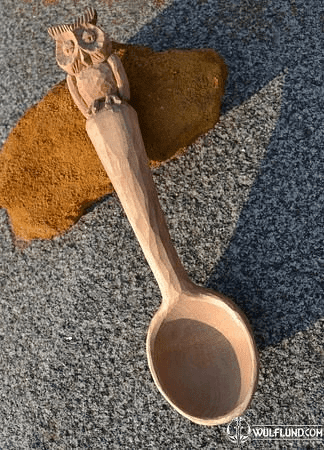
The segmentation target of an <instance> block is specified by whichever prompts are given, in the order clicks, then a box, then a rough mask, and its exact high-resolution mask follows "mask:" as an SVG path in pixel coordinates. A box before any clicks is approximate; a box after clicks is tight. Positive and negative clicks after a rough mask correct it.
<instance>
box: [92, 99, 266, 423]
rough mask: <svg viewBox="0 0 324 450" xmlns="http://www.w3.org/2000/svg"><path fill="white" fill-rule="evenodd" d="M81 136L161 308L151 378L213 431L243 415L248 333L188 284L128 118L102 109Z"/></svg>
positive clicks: (251, 385) (254, 367)
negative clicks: (125, 222)
mask: <svg viewBox="0 0 324 450" xmlns="http://www.w3.org/2000/svg"><path fill="white" fill-rule="evenodd" d="M86 130H87V133H88V135H89V137H90V139H91V141H92V143H93V145H94V147H95V149H96V151H97V154H98V156H99V158H100V160H101V162H102V164H103V166H104V168H105V170H106V172H107V174H108V176H109V178H110V180H111V182H112V184H113V186H114V188H115V190H116V193H117V195H118V197H119V200H120V201H121V204H122V205H123V208H124V211H125V213H126V215H127V217H128V220H129V222H130V224H131V225H132V228H133V230H134V232H135V234H136V237H137V239H138V241H139V243H140V245H141V248H142V250H143V253H144V255H145V257H146V259H147V261H148V263H149V265H150V267H151V269H152V271H153V273H154V276H155V278H156V280H157V282H158V285H159V287H160V290H161V293H162V304H161V307H160V308H159V310H158V312H157V313H156V314H155V316H154V318H153V320H152V322H151V324H150V327H149V330H148V335H147V358H148V363H149V367H150V370H151V373H152V376H153V379H154V381H155V383H156V385H157V387H158V389H159V390H160V392H161V393H162V395H163V396H164V397H165V398H166V399H167V401H168V402H169V403H170V404H171V405H172V406H173V407H174V408H175V409H176V410H177V411H178V412H179V413H180V414H182V415H184V416H185V417H186V418H188V419H189V420H191V421H193V422H195V423H198V424H201V425H219V424H221V423H227V422H229V421H230V420H232V418H234V417H237V416H239V415H241V414H242V413H243V411H244V410H245V409H246V408H247V407H248V405H249V403H250V401H251V399H252V395H253V393H254V391H255V389H256V385H257V375H258V355H257V349H256V346H255V343H254V339H253V333H252V330H251V328H250V326H249V324H248V321H247V319H246V317H245V316H244V314H243V312H242V311H240V310H239V308H238V307H237V306H236V305H235V304H234V303H233V302H232V301H231V300H230V299H227V298H226V297H224V296H222V295H221V294H218V293H215V292H213V291H211V290H209V289H205V288H202V287H199V286H196V285H194V284H193V283H192V282H191V281H190V279H189V277H188V275H187V273H186V272H185V270H184V268H183V265H182V263H181V261H180V259H179V257H178V255H177V253H176V250H175V248H174V246H173V244H172V241H171V238H170V234H169V231H168V228H167V225H166V220H165V217H164V214H163V211H162V209H161V206H160V203H159V200H158V196H157V192H156V189H155V186H154V182H153V178H152V173H151V171H150V169H149V165H148V158H147V155H146V152H145V148H144V143H143V139H142V136H141V132H140V128H139V124H138V118H137V114H136V111H135V110H134V109H133V108H132V107H131V106H130V105H128V104H127V103H122V104H120V105H116V104H113V105H112V106H111V107H110V108H107V106H103V107H102V109H101V110H100V111H98V112H97V113H96V114H94V115H92V116H91V117H90V118H89V119H88V120H87V122H86Z"/></svg>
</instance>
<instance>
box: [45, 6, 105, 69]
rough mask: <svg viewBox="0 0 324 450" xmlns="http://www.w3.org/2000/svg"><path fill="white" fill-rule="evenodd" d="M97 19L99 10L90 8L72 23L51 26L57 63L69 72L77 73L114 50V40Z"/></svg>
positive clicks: (101, 59)
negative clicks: (99, 24)
mask: <svg viewBox="0 0 324 450" xmlns="http://www.w3.org/2000/svg"><path fill="white" fill-rule="evenodd" d="M96 23H97V12H96V10H95V9H94V8H87V9H86V11H85V13H84V14H83V15H82V16H80V17H78V18H77V19H76V20H75V21H74V22H73V23H70V24H64V25H56V26H53V27H49V28H48V33H49V35H50V36H51V37H52V38H53V39H55V42H56V61H57V64H58V65H59V66H60V67H61V69H63V70H64V71H65V72H67V73H68V74H69V75H74V76H77V75H78V74H79V73H80V72H81V71H82V70H83V69H84V68H85V67H88V66H89V65H92V64H97V63H100V62H101V61H104V60H106V59H107V58H108V56H109V55H110V54H111V50H112V44H111V41H110V39H109V37H108V35H107V34H106V33H105V32H104V31H103V30H102V29H101V28H99V27H98V26H96Z"/></svg>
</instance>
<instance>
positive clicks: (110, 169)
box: [86, 102, 192, 302]
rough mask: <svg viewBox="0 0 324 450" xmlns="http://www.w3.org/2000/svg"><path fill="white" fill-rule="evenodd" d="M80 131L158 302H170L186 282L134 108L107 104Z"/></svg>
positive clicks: (175, 297) (187, 283)
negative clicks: (138, 249) (91, 149)
mask: <svg viewBox="0 0 324 450" xmlns="http://www.w3.org/2000/svg"><path fill="white" fill-rule="evenodd" d="M86 130H87V133H88V135H89V137H90V139H91V141H92V143H93V145H94V147H95V149H96V152H97V154H98V156H99V158H100V160H101V162H102V165H103V166H104V169H105V170H106V172H107V174H108V176H109V178H110V180H111V182H112V184H113V186H114V188H115V191H116V193H117V195H118V197H119V200H120V202H121V204H122V206H123V208H124V211H125V213H126V215H127V217H128V220H129V222H130V224H131V226H132V228H133V230H134V232H135V235H136V237H137V239H138V241H139V243H140V245H141V248H142V250H143V253H144V255H145V257H146V259H147V261H148V263H149V265H150V267H151V269H152V271H153V274H154V276H155V278H156V280H157V282H158V285H159V287H160V290H161V294H162V298H163V301H164V302H169V301H171V300H176V299H177V297H178V295H179V294H180V293H181V292H182V291H183V290H184V289H186V290H189V289H190V287H191V286H192V282H191V281H190V280H189V277H188V275H187V273H186V271H185V269H184V267H183V265H182V264H181V261H180V259H179V257H178V255H177V252H176V250H175V248H174V246H173V244H172V241H171V238H170V234H169V231H168V227H167V224H166V220H165V216H164V214H163V212H162V209H161V206H160V203H159V199H158V195H157V192H156V189H155V185H154V181H153V177H152V173H151V169H150V168H149V164H148V158H147V154H146V151H145V147H144V143H143V139H142V135H141V131H140V127H139V123H138V117H137V113H136V111H135V110H134V108H132V107H131V106H130V105H129V104H127V103H124V102H123V103H122V104H120V105H118V104H113V105H111V107H110V109H106V108H105V109H101V110H100V111H98V112H97V113H96V114H94V115H92V116H91V117H90V118H88V119H87V122H86Z"/></svg>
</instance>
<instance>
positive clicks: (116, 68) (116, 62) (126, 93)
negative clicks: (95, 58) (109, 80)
mask: <svg viewBox="0 0 324 450" xmlns="http://www.w3.org/2000/svg"><path fill="white" fill-rule="evenodd" d="M107 63H108V64H109V65H110V67H111V70H112V71H113V74H114V77H115V79H116V83H117V87H118V91H119V94H120V97H121V98H123V99H124V100H127V101H128V100H129V99H130V89H129V82H128V78H127V75H126V72H125V69H124V66H123V63H122V62H121V60H120V59H119V57H118V56H117V55H116V54H114V53H113V54H112V55H110V56H109V58H108V59H107Z"/></svg>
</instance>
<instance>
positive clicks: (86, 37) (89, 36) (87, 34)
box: [82, 31, 96, 44]
mask: <svg viewBox="0 0 324 450" xmlns="http://www.w3.org/2000/svg"><path fill="white" fill-rule="evenodd" d="M95 38H96V37H95V35H94V33H92V32H91V31H84V32H83V33H82V40H83V42H86V43H87V44H90V43H91V42H93V41H94V40H95Z"/></svg>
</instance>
